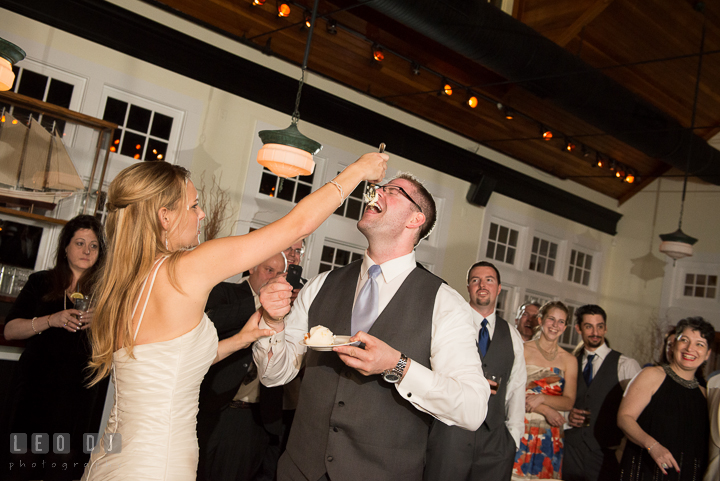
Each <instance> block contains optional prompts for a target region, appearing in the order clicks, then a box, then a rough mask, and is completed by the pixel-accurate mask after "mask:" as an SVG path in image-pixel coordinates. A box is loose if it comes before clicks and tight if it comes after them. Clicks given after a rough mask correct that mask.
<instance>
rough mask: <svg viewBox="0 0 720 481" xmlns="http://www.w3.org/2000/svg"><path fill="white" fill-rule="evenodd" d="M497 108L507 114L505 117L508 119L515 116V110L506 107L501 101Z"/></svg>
mask: <svg viewBox="0 0 720 481" xmlns="http://www.w3.org/2000/svg"><path fill="white" fill-rule="evenodd" d="M497 108H498V110H499V111H501V112H502V113H503V115H504V116H505V118H506V119H507V120H512V119H514V118H515V112H513V110H512V109H511V108H509V107H506V106H505V105H503V104H502V103H500V102H498V103H497Z"/></svg>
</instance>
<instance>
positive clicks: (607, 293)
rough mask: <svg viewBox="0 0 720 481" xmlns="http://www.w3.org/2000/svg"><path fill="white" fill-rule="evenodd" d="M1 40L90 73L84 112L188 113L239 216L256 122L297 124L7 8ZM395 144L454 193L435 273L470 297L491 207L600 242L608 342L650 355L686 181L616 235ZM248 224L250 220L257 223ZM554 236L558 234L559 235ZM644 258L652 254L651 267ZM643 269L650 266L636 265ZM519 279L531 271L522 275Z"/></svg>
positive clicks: (709, 230) (715, 249) (255, 55)
mask: <svg viewBox="0 0 720 481" xmlns="http://www.w3.org/2000/svg"><path fill="white" fill-rule="evenodd" d="M113 3H116V4H118V5H120V6H122V7H124V8H128V9H130V10H132V11H134V12H136V13H139V14H141V15H146V16H148V17H150V18H152V19H154V20H157V21H161V22H163V23H165V24H167V25H169V26H171V27H173V28H176V29H178V30H181V31H183V32H184V33H187V34H190V35H193V36H194V37H196V38H198V39H201V40H204V41H207V42H209V43H212V44H213V45H216V46H218V47H220V48H224V49H226V50H228V51H230V52H232V53H235V54H237V55H241V56H243V57H245V58H248V59H250V60H252V61H255V62H257V63H260V64H262V65H264V66H266V67H269V68H273V69H275V70H277V71H280V72H282V73H285V74H287V75H289V76H291V77H299V68H297V67H295V66H292V65H289V64H286V63H284V62H282V61H280V60H278V59H277V58H273V57H267V56H265V55H263V54H261V53H259V52H257V51H255V50H253V49H250V48H247V47H245V46H243V45H240V44H237V43H235V42H233V41H231V40H229V39H228V38H225V37H222V36H220V35H217V34H215V33H212V32H209V31H207V30H204V29H202V28H200V27H198V26H195V25H193V24H190V23H189V22H186V21H184V20H182V19H178V18H176V17H173V16H171V15H170V14H169V13H167V12H164V11H161V10H157V9H155V8H154V7H152V6H150V5H148V4H146V3H144V2H139V1H136V0H115V1H113ZM0 36H2V37H4V38H7V39H8V40H10V41H12V42H14V43H17V44H18V45H20V46H22V47H23V48H24V49H25V50H26V51H27V52H28V55H29V57H31V58H32V59H34V60H37V61H40V62H45V63H48V64H52V65H55V66H58V67H62V68H65V69H67V70H68V71H70V72H72V73H73V74H74V75H79V76H82V77H86V78H87V79H88V82H87V89H86V92H85V94H84V98H83V102H82V105H81V107H80V110H81V111H82V112H83V113H87V114H89V115H93V116H99V115H101V112H100V109H101V106H100V97H101V92H102V89H103V86H105V85H111V86H113V87H116V88H119V89H122V90H125V91H128V92H132V93H135V94H137V95H142V96H146V97H147V98H151V99H154V100H156V101H158V102H161V103H163V104H166V105H168V106H171V107H173V108H176V109H181V110H183V111H185V112H186V114H187V115H186V116H185V121H184V125H183V130H182V135H181V139H180V153H179V155H178V162H179V163H181V164H184V165H188V166H190V167H191V170H192V171H193V172H194V177H195V178H197V177H198V176H199V174H200V173H201V172H205V173H206V179H209V177H210V175H212V174H216V175H220V174H222V183H221V185H222V187H224V188H227V189H229V191H230V193H231V197H232V201H233V207H234V209H235V211H236V212H240V210H241V203H242V198H243V194H244V186H245V184H246V180H247V176H248V166H249V165H250V163H252V162H254V159H252V158H251V157H252V155H251V153H252V149H253V143H254V141H255V133H254V132H255V126H256V124H257V123H258V122H264V123H267V124H270V125H278V126H285V125H287V124H289V120H290V119H289V118H288V116H287V115H285V114H282V113H279V112H276V111H273V110H271V109H268V108H266V107H263V106H260V105H258V104H255V103H253V102H250V101H248V100H246V99H243V98H239V97H237V96H234V95H231V94H228V93H227V92H224V91H221V90H217V89H214V88H211V87H209V86H207V85H204V84H201V83H199V82H196V81H194V80H191V79H188V78H185V77H182V76H180V75H177V74H175V73H172V72H169V71H167V70H164V69H161V68H159V67H156V66H154V65H151V64H148V63H146V62H142V61H139V60H136V59H133V58H130V57H128V56H126V55H124V54H121V53H118V52H115V51H112V50H110V49H108V48H105V47H102V46H99V45H95V44H92V43H90V42H88V41H85V40H83V39H80V38H78V37H75V36H73V35H70V34H67V33H64V32H62V31H59V30H57V29H54V28H50V27H48V26H46V25H43V24H40V23H38V22H35V21H32V20H29V19H26V18H24V17H21V16H18V15H16V14H14V13H12V12H9V11H6V10H2V9H0ZM307 83H309V84H311V85H314V86H316V87H319V88H322V89H325V90H327V91H329V92H331V93H333V94H335V95H338V96H341V97H343V98H345V99H347V100H350V101H352V102H355V103H357V104H358V105H361V106H363V107H366V108H370V109H373V110H375V111H377V112H379V113H381V114H384V115H387V116H390V117H392V118H394V119H396V120H398V121H401V122H404V123H406V124H407V125H410V126H412V127H415V128H418V129H421V130H423V131H425V132H427V133H429V134H431V135H434V136H436V137H438V138H441V139H443V140H445V141H448V142H451V143H453V144H455V145H457V146H460V147H462V148H465V149H468V150H471V151H474V152H477V153H478V154H480V155H483V156H485V157H488V158H490V159H492V160H494V161H496V162H498V163H500V164H502V165H505V166H508V167H511V168H513V169H515V170H517V171H520V172H523V173H525V174H528V175H531V176H533V177H535V178H538V179H539V180H542V181H543V182H546V183H548V184H550V185H553V186H556V187H559V188H561V189H564V190H566V191H568V192H571V193H573V194H575V195H579V196H581V197H584V198H586V199H588V200H590V201H592V202H595V203H597V204H600V205H602V206H605V207H608V208H611V209H616V208H617V203H616V202H615V200H613V199H611V198H609V197H606V196H604V195H602V194H600V193H598V192H595V191H592V190H589V189H587V188H585V187H583V186H581V185H579V184H577V183H573V182H571V181H562V180H560V179H557V178H555V177H552V176H550V175H549V174H546V173H543V172H540V171H538V170H536V169H534V168H532V167H530V166H528V165H525V164H522V163H520V162H518V161H515V160H513V159H510V158H508V157H506V156H504V155H502V154H498V153H496V152H493V151H491V150H489V149H488V148H486V147H483V146H480V145H478V144H477V143H475V142H473V141H471V140H468V139H466V138H463V137H460V136H458V135H456V134H453V133H451V132H447V131H445V130H443V129H442V128H440V127H438V126H436V125H433V124H430V123H429V122H425V121H423V120H420V119H418V118H416V117H414V116H412V115H410V114H408V113H405V112H401V111H399V110H396V109H394V108H393V107H390V106H388V105H385V104H382V103H380V102H378V101H376V100H374V99H372V98H369V97H367V96H365V95H363V94H361V93H358V92H355V91H352V90H350V89H347V88H345V87H342V86H338V85H336V84H334V83H332V82H331V81H329V80H327V79H324V78H320V77H318V76H315V75H312V74H310V75H309V76H308V79H307ZM300 128H301V130H302V131H303V133H305V134H306V135H308V136H309V137H311V138H313V139H316V140H318V141H320V142H322V143H324V144H327V145H331V146H333V147H334V148H337V149H341V150H342V151H345V152H349V153H351V154H354V155H356V156H359V155H361V154H362V153H364V152H367V151H373V150H375V149H376V148H377V146H371V145H365V144H362V143H360V142H357V141H354V140H351V139H348V138H345V137H343V136H340V135H338V134H336V133H333V132H330V131H328V130H325V129H322V128H320V127H317V126H314V125H312V124H308V123H306V122H301V123H300ZM387 151H388V153H389V154H390V155H391V166H392V167H393V168H395V169H398V170H402V171H410V172H412V173H414V174H416V175H417V176H418V177H420V178H421V179H425V180H427V181H429V182H431V183H433V184H434V185H436V186H438V187H439V188H440V189H442V190H443V191H445V192H450V193H452V194H453V196H452V197H453V198H454V200H453V202H452V204H451V206H450V216H449V218H447V219H446V221H447V223H446V226H447V229H446V232H443V235H445V236H446V246H445V249H444V252H443V253H442V260H441V262H439V265H441V266H442V268H441V269H440V271H439V272H437V273H438V274H439V275H441V276H442V277H443V278H445V279H446V280H447V281H448V283H449V284H450V285H451V286H453V287H455V288H456V289H458V291H460V292H462V293H464V292H465V279H464V276H465V272H466V270H467V268H468V266H469V265H470V264H472V263H473V262H474V261H475V260H476V259H477V258H478V254H480V255H482V251H481V247H482V246H483V245H484V244H482V241H483V239H482V238H481V237H482V233H483V227H484V226H485V225H487V219H488V217H487V214H488V212H489V211H490V212H493V211H494V212H505V213H509V215H510V216H515V217H517V218H519V219H526V220H527V222H528V223H529V224H537V225H540V224H541V225H543V226H550V229H551V230H555V231H556V232H560V233H563V235H567V236H569V237H570V238H571V239H574V240H576V241H579V240H582V242H590V243H594V244H595V245H596V247H597V249H598V250H599V251H600V252H602V254H603V255H602V264H603V266H602V267H603V269H602V273H601V275H600V276H599V278H598V280H597V285H596V290H595V291H594V293H593V295H594V296H596V298H598V299H599V302H600V304H601V305H603V306H604V307H605V308H606V310H607V311H608V314H609V326H610V333H609V338H610V339H611V341H612V342H613V346H614V347H617V348H619V349H620V350H623V351H625V352H627V353H629V354H634V353H636V352H640V351H642V349H641V348H639V347H638V346H639V345H642V344H643V343H645V344H648V342H646V341H645V340H642V339H641V337H642V336H641V337H639V338H636V337H634V336H635V334H636V332H637V331H638V329H640V332H641V333H642V327H638V326H643V325H644V323H647V322H649V320H651V319H653V318H657V317H658V316H660V313H661V310H662V309H664V311H663V312H664V313H665V312H667V310H668V309H667V308H668V307H669V306H664V304H663V299H662V295H663V282H664V276H665V270H666V265H665V259H664V256H662V255H661V254H659V253H658V252H657V246H658V244H659V238H658V237H657V236H658V234H659V233H666V232H671V231H673V230H675V227H676V225H677V218H678V208H679V189H680V188H681V184H680V182H679V181H678V180H667V179H665V180H663V181H662V182H654V183H653V184H651V185H650V186H648V187H647V188H645V189H644V190H643V191H642V192H641V193H639V194H638V195H636V196H635V197H633V198H632V199H630V200H629V201H628V202H626V203H625V204H624V205H622V206H621V207H620V208H619V209H618V210H619V211H620V212H621V213H622V214H623V215H624V217H623V219H622V220H621V221H620V224H619V226H618V231H619V232H618V234H617V235H616V236H614V237H613V236H609V235H606V234H602V233H599V232H597V231H594V230H592V229H588V228H587V227H584V226H581V225H579V224H576V223H574V222H571V221H568V220H566V219H562V218H560V217H558V216H555V215H553V214H549V213H547V212H545V211H542V210H539V209H537V208H534V207H532V206H529V205H527V204H522V203H520V202H517V201H515V200H512V199H509V198H507V197H504V196H502V195H499V194H493V195H492V197H491V199H490V206H489V207H488V209H485V208H480V207H476V206H472V205H469V204H468V203H467V202H466V201H465V200H464V199H465V195H466V193H467V191H468V189H469V187H470V185H469V183H468V182H465V181H462V180H459V179H456V178H454V177H451V176H448V175H446V174H443V173H440V172H438V171H435V170H432V169H429V168H427V167H424V166H420V165H418V164H416V163H414V162H412V160H410V159H404V158H400V157H398V156H396V155H393V151H392V145H390V146H388V150H387ZM719 201H720V189H719V188H718V187H717V186H710V185H707V184H699V183H693V184H692V185H691V191H690V193H689V195H688V200H687V203H686V207H685V223H684V225H683V227H684V230H685V232H687V233H688V234H690V235H693V236H694V237H698V238H700V241H699V242H698V244H697V245H696V250H697V251H698V252H699V253H703V254H704V255H707V256H709V257H707V258H713V256H717V255H718V253H720V223H718V213H717V206H718V205H720V202H719ZM713 206H715V207H713ZM656 213H657V215H656ZM243 221H245V222H248V223H249V222H251V221H252V219H244V220H243ZM230 231H231V226H228V227H227V228H226V230H225V232H224V234H229V233H230ZM548 233H549V234H552V232H548ZM648 255H651V256H654V258H655V260H653V257H644V256H648ZM638 259H640V260H642V259H645V261H644V263H642V262H640V261H639V260H638ZM638 265H640V267H637V266H638ZM658 266H659V269H660V270H658ZM641 267H644V268H645V270H643V269H641ZM668 269H670V268H668ZM670 270H671V269H670ZM516 275H525V274H517V273H516ZM671 312H672V314H673V317H677V316H678V315H680V313H679V312H677V313H676V312H674V311H671ZM675 320H677V319H675ZM714 322H715V323H716V326H717V327H719V328H720V325H718V324H717V323H718V322H720V319H717V316H716V317H715V319H714ZM638 339H641V340H640V341H638Z"/></svg>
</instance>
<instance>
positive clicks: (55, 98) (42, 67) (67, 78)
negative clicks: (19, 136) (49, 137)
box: [0, 58, 87, 145]
mask: <svg viewBox="0 0 720 481" xmlns="http://www.w3.org/2000/svg"><path fill="white" fill-rule="evenodd" d="M13 72H14V73H15V82H14V83H13V86H12V88H11V91H12V92H15V93H18V94H21V95H25V96H26V97H30V98H33V99H36V100H41V101H43V102H47V103H50V104H53V105H57V106H59V107H64V108H66V109H70V110H75V111H79V110H80V106H81V103H82V97H83V94H84V91H85V85H86V83H87V79H85V78H83V77H79V76H77V75H74V74H71V73H69V72H66V71H64V70H61V69H58V68H55V67H52V66H50V65H47V64H44V63H41V62H37V61H35V60H33V59H31V58H25V59H24V60H23V61H22V67H21V66H19V65H14V66H13ZM2 109H4V110H5V111H7V112H10V113H11V114H12V115H13V117H15V118H16V119H18V120H19V121H20V122H23V123H27V122H29V121H30V117H33V118H34V119H35V120H37V121H38V122H40V124H41V125H42V126H43V127H45V129H47V131H48V132H55V131H57V132H59V133H60V135H62V136H63V142H64V143H65V144H66V145H70V143H71V142H72V140H73V137H74V135H73V134H74V132H75V126H70V127H69V128H67V129H66V127H67V126H66V123H65V121H64V120H60V119H56V118H54V117H52V116H51V115H47V114H41V113H38V112H30V111H29V110H25V109H23V108H20V107H15V106H11V105H9V104H3V103H2V101H0V110H2Z"/></svg>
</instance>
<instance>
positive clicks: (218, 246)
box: [178, 152, 388, 292]
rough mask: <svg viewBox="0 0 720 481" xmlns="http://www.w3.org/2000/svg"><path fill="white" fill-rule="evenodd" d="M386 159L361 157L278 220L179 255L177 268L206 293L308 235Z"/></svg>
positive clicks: (376, 176)
mask: <svg viewBox="0 0 720 481" xmlns="http://www.w3.org/2000/svg"><path fill="white" fill-rule="evenodd" d="M387 160H388V155H387V154H380V153H377V152H373V153H369V154H365V155H363V156H362V157H360V158H359V159H358V160H357V161H355V162H354V163H353V164H351V165H350V166H348V167H347V168H346V169H345V170H343V171H342V172H341V173H340V174H338V176H337V177H335V179H334V182H336V183H337V185H334V184H332V183H327V184H325V185H324V186H322V187H321V188H319V189H318V190H316V191H315V192H313V193H312V194H310V195H308V196H307V197H305V198H304V199H303V200H301V201H300V202H299V203H298V204H297V205H296V206H295V207H294V208H293V210H291V211H290V212H289V213H288V214H287V215H286V216H284V217H283V218H282V219H280V220H278V221H276V222H273V223H272V224H269V225H267V226H265V227H263V228H261V229H258V230H256V231H253V232H250V233H249V234H246V235H243V236H233V237H225V238H222V239H215V240H211V241H208V242H205V243H203V244H201V245H200V246H199V247H197V248H196V249H195V250H193V251H192V252H189V253H188V254H187V255H185V256H183V259H182V262H181V263H180V264H179V265H178V268H179V269H182V270H183V271H186V272H188V274H190V273H192V274H193V281H191V282H192V283H193V284H195V286H192V287H197V288H199V289H201V290H203V291H206V292H209V291H210V289H212V287H213V286H214V285H216V284H217V283H219V282H221V281H223V280H225V279H227V278H229V277H231V276H233V275H235V274H239V273H241V272H243V271H246V270H247V269H249V268H251V267H254V266H256V265H258V264H259V263H261V262H262V261H264V260H265V259H267V258H269V257H270V256H272V255H274V254H277V253H278V252H281V251H282V250H284V249H286V248H287V247H288V246H290V245H292V244H293V243H295V242H297V241H299V240H301V239H304V238H305V237H307V236H308V235H310V234H311V233H312V232H313V231H314V230H315V229H317V228H318V227H319V226H320V224H322V223H323V221H325V219H327V218H328V217H329V216H330V215H331V214H332V213H333V212H335V210H336V209H337V207H338V205H339V204H340V202H341V200H345V197H347V195H348V194H350V192H352V191H353V190H354V189H355V187H356V186H357V185H358V184H359V183H360V182H362V181H364V180H368V181H371V182H373V181H374V182H379V181H380V180H382V179H383V177H384V176H385V169H386V168H387ZM341 197H342V199H341ZM182 278H183V279H186V278H187V277H186V276H182ZM188 287H191V286H188Z"/></svg>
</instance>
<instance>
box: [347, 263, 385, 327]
mask: <svg viewBox="0 0 720 481" xmlns="http://www.w3.org/2000/svg"><path fill="white" fill-rule="evenodd" d="M379 275H380V266H379V265H377V264H375V265H372V266H370V269H368V276H369V277H368V280H367V282H365V285H364V286H363V287H362V289H360V294H358V297H357V299H356V300H355V307H354V308H353V312H352V321H351V329H350V333H351V334H352V335H353V336H354V335H355V334H356V333H357V332H358V331H363V332H368V331H369V330H370V328H371V327H372V325H373V323H374V322H375V319H377V316H378V302H379V298H380V296H379V294H378V292H379V288H378V284H377V281H376V280H375V278H376V277H377V276H379Z"/></svg>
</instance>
